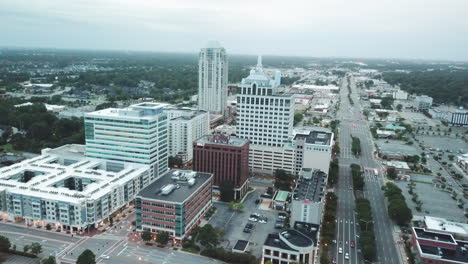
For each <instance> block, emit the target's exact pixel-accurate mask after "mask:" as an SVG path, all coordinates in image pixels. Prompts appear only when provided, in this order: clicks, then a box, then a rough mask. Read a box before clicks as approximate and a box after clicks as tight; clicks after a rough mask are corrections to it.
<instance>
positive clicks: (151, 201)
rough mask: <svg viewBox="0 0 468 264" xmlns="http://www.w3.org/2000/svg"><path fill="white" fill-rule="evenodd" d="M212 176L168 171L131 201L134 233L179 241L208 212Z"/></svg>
mask: <svg viewBox="0 0 468 264" xmlns="http://www.w3.org/2000/svg"><path fill="white" fill-rule="evenodd" d="M212 186H213V175H212V174H209V173H198V172H194V171H187V170H171V171H169V172H167V173H166V174H165V175H163V176H162V177H161V178H159V179H157V180H156V181H155V182H153V183H151V184H150V185H148V186H147V187H146V188H144V189H143V190H141V191H140V193H138V195H137V197H136V199H135V208H136V226H137V230H138V231H143V230H149V231H151V232H152V233H159V232H161V231H165V232H169V234H170V235H171V237H173V238H175V239H177V240H182V239H184V238H185V237H187V236H188V235H189V234H190V233H191V231H192V230H193V228H195V227H196V226H198V225H199V224H200V221H201V219H202V217H203V216H204V215H205V213H206V212H207V211H208V210H209V209H210V208H211V205H212V203H211V198H212Z"/></svg>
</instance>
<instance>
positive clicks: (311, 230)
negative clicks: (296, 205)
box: [293, 221, 320, 245]
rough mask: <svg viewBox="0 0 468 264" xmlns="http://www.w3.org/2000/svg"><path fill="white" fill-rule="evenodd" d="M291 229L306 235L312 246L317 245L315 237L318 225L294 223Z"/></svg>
mask: <svg viewBox="0 0 468 264" xmlns="http://www.w3.org/2000/svg"><path fill="white" fill-rule="evenodd" d="M293 228H294V229H295V230H297V231H299V232H301V233H302V234H304V235H306V236H307V237H308V238H310V239H311V240H312V241H313V243H314V245H317V235H318V230H319V228H320V225H316V224H312V223H306V222H299V221H296V222H294V226H293Z"/></svg>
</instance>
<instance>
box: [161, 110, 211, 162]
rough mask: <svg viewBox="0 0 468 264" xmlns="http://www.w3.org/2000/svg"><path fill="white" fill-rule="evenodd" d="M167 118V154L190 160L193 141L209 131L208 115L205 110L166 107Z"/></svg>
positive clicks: (185, 160)
mask: <svg viewBox="0 0 468 264" xmlns="http://www.w3.org/2000/svg"><path fill="white" fill-rule="evenodd" d="M166 113H167V117H168V119H169V129H168V135H169V139H168V149H169V156H173V157H179V158H181V159H182V161H183V162H187V161H190V160H192V157H193V144H192V143H193V141H195V140H196V139H198V138H200V137H202V136H205V135H208V134H209V133H210V117H209V113H208V112H206V111H198V110H191V109H184V108H167V109H166Z"/></svg>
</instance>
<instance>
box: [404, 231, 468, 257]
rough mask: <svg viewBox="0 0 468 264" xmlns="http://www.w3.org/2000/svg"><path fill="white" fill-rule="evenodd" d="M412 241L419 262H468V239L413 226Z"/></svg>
mask: <svg viewBox="0 0 468 264" xmlns="http://www.w3.org/2000/svg"><path fill="white" fill-rule="evenodd" d="M412 242H413V243H412V244H413V250H414V251H415V253H416V261H417V263H424V264H426V263H438V264H462V263H468V241H463V240H456V239H455V238H454V237H453V236H452V235H450V234H447V233H442V232H434V231H428V230H426V229H424V228H418V227H413V228H412Z"/></svg>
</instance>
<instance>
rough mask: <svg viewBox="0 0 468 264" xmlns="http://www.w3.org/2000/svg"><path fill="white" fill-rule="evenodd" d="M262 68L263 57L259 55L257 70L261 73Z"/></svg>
mask: <svg viewBox="0 0 468 264" xmlns="http://www.w3.org/2000/svg"><path fill="white" fill-rule="evenodd" d="M262 68H263V65H262V55H258V58H257V69H258V70H260V71H261V70H262Z"/></svg>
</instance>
